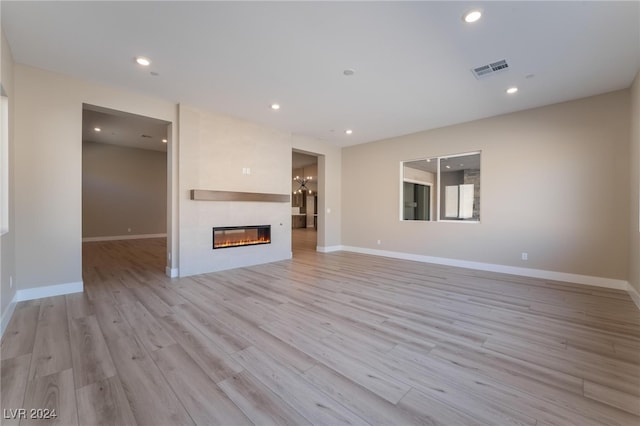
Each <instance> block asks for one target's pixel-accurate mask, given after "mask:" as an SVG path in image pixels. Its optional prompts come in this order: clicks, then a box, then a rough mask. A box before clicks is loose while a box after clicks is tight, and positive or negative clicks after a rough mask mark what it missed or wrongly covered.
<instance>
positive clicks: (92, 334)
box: [69, 315, 116, 388]
mask: <svg viewBox="0 0 640 426" xmlns="http://www.w3.org/2000/svg"><path fill="white" fill-rule="evenodd" d="M69 331H70V335H71V359H72V364H73V376H74V378H75V387H76V388H81V387H83V386H86V385H90V384H92V383H95V382H97V381H99V380H102V379H106V378H109V377H112V376H114V375H115V374H116V368H115V366H114V365H113V361H112V360H111V354H109V350H108V349H107V345H106V343H105V340H104V337H103V336H102V331H101V330H100V325H99V324H98V320H97V319H96V317H95V316H93V315H91V316H86V317H80V318H75V319H74V318H70V319H69Z"/></svg>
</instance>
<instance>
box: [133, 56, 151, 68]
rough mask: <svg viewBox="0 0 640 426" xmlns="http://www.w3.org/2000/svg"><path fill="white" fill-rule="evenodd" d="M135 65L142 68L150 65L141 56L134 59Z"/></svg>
mask: <svg viewBox="0 0 640 426" xmlns="http://www.w3.org/2000/svg"><path fill="white" fill-rule="evenodd" d="M136 63H137V64H138V65H142V66H143V67H148V66H149V65H151V61H150V60H149V59H147V58H145V57H143V56H138V57H137V58H136Z"/></svg>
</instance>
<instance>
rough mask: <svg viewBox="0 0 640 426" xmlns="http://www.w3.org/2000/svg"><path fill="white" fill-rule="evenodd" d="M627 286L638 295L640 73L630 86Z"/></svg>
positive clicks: (639, 243) (639, 248) (639, 250)
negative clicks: (629, 285) (630, 286)
mask: <svg viewBox="0 0 640 426" xmlns="http://www.w3.org/2000/svg"><path fill="white" fill-rule="evenodd" d="M630 151H631V152H630V155H629V159H630V167H631V173H630V175H631V179H630V181H631V184H630V188H629V189H630V192H629V200H630V221H629V259H630V261H629V284H631V285H632V286H633V287H634V288H635V289H636V290H637V291H638V292H639V293H640V71H639V72H638V74H636V79H635V81H634V83H633V86H631V144H630Z"/></svg>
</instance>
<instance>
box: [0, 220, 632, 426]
mask: <svg viewBox="0 0 640 426" xmlns="http://www.w3.org/2000/svg"><path fill="white" fill-rule="evenodd" d="M298 231H300V232H298ZM315 232H316V231H315V230H307V229H303V230H294V231H293V237H294V238H293V242H292V246H293V249H294V257H293V259H292V260H285V261H280V262H273V263H269V264H264V265H256V266H252V267H247V268H238V269H233V270H228V271H220V272H216V273H210V274H203V275H197V276H194V277H186V278H169V277H167V276H165V263H166V253H167V250H166V240H165V239H162V238H158V239H145V240H126V241H107V242H95V243H85V244H83V269H82V272H83V282H84V288H85V293H84V294H74V295H67V296H60V297H57V298H47V299H43V300H36V301H29V302H20V303H18V304H17V305H16V310H15V313H14V315H13V318H12V320H11V321H10V323H9V324H8V327H7V331H6V333H5V336H4V338H3V341H2V344H1V345H0V352H1V356H0V358H2V364H1V367H0V368H1V369H2V383H1V385H2V393H1V395H2V404H3V407H2V408H5V404H7V405H12V407H6V408H23V407H25V406H26V405H31V406H32V405H34V404H38V405H43V404H45V403H47V404H49V403H50V404H53V405H56V406H57V407H60V408H61V409H62V408H64V412H63V413H62V414H61V417H58V420H57V421H58V423H61V420H60V419H62V421H64V422H65V423H68V424H71V425H73V424H76V423H78V424H82V425H85V424H100V425H102V424H114V425H120V424H122V425H128V424H131V425H146V424H148V425H182V424H192V423H199V424H211V425H216V424H224V425H227V424H237V423H246V424H248V423H254V424H331V425H334V424H373V425H392V424H393V425H396V424H398V425H400V424H402V425H413V424H416V425H417V424H421V425H424V424H427V425H469V424H471V425H473V424H496V425H500V426H502V425H508V424H520V425H571V424H573V425H579V426H587V425H588V426H598V425H606V426H630V425H634V426H635V425H638V424H640V413H639V411H640V407H638V405H640V328H639V325H640V310H638V309H637V307H636V306H635V305H634V303H633V301H632V300H631V298H630V297H629V295H628V294H627V293H626V292H624V291H621V290H613V289H605V288H598V287H592V286H585V285H579V284H572V283H563V282H555V281H549V280H544V279H536V278H529V277H522V276H515V275H507V274H500V273H495V272H489V271H477V270H471V269H464V268H457V267H451V266H446V265H433V264H426V263H416V262H412V261H406V260H400V259H392V258H384V257H378V256H370V255H364V254H359V253H350V252H332V253H318V252H316V251H315V246H316V244H317V243H316V241H315V236H316V233H315ZM234 250H235V249H234ZM101 336H102V337H101ZM107 354H108V355H107ZM30 379H32V380H30ZM46 395H50V397H49V402H47V401H45V400H46V399H47V397H46ZM51 401H53V402H51ZM58 414H59V415H60V413H58ZM3 420H5V421H4V422H3V424H5V423H7V424H17V422H16V421H11V420H10V419H3ZM25 423H27V422H26V421H25V422H23V424H25ZM45 423H46V422H45ZM39 424H42V422H39Z"/></svg>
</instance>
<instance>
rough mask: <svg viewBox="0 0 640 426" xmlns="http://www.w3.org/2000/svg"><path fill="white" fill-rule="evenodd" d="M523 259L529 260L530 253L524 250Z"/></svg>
mask: <svg viewBox="0 0 640 426" xmlns="http://www.w3.org/2000/svg"><path fill="white" fill-rule="evenodd" d="M522 260H529V253H526V252H522Z"/></svg>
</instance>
